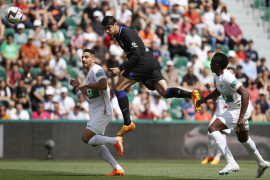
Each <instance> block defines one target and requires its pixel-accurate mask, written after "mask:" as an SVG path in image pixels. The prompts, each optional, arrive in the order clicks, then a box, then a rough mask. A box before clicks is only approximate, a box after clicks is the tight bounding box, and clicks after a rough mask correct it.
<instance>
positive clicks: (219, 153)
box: [215, 133, 227, 161]
mask: <svg viewBox="0 0 270 180" xmlns="http://www.w3.org/2000/svg"><path fill="white" fill-rule="evenodd" d="M222 136H223V137H224V139H225V141H226V139H227V135H226V134H223V133H222ZM221 156H222V153H221V152H220V150H219V149H217V154H216V156H215V159H216V160H218V161H220V158H221Z"/></svg>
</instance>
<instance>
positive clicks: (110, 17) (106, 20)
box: [101, 16, 116, 26]
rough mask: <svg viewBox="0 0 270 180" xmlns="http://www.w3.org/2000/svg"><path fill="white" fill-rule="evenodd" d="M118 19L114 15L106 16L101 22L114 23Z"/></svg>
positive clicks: (106, 24)
mask: <svg viewBox="0 0 270 180" xmlns="http://www.w3.org/2000/svg"><path fill="white" fill-rule="evenodd" d="M114 23H116V19H115V18H114V17H113V16H105V17H104V18H103V20H102V22H101V24H102V25H103V26H108V25H114Z"/></svg>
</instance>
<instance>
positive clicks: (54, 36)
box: [46, 24, 65, 52]
mask: <svg viewBox="0 0 270 180" xmlns="http://www.w3.org/2000/svg"><path fill="white" fill-rule="evenodd" d="M46 39H47V41H48V44H49V45H50V46H51V47H52V50H53V52H57V51H59V49H60V48H61V46H62V45H63V44H64V41H65V37H64V34H63V33H62V32H61V31H59V30H58V27H57V24H52V25H51V30H50V31H48V32H47V34H46Z"/></svg>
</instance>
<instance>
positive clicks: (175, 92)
mask: <svg viewBox="0 0 270 180" xmlns="http://www.w3.org/2000/svg"><path fill="white" fill-rule="evenodd" d="M166 97H167V98H172V97H176V98H191V92H189V91H185V90H183V89H180V88H168V89H167V90H166Z"/></svg>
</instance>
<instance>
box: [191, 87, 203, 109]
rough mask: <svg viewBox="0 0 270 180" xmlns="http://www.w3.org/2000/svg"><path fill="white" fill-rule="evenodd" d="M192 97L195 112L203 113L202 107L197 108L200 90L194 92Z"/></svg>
mask: <svg viewBox="0 0 270 180" xmlns="http://www.w3.org/2000/svg"><path fill="white" fill-rule="evenodd" d="M191 97H192V101H193V104H194V108H195V111H196V112H197V113H198V112H200V111H201V106H199V107H197V106H196V103H197V101H198V100H199V99H200V93H199V91H198V90H193V91H192V95H191Z"/></svg>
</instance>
